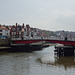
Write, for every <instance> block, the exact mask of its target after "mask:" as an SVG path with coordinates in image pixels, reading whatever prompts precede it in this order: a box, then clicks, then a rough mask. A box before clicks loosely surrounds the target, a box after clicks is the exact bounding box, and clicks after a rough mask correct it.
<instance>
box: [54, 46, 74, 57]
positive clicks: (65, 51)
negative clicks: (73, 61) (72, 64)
mask: <svg viewBox="0 0 75 75" xmlns="http://www.w3.org/2000/svg"><path fill="white" fill-rule="evenodd" d="M54 54H55V55H57V56H74V46H71V45H63V46H55V50H54Z"/></svg>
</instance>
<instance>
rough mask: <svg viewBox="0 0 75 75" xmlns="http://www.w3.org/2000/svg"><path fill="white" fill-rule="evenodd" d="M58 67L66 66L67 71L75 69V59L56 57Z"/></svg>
mask: <svg viewBox="0 0 75 75" xmlns="http://www.w3.org/2000/svg"><path fill="white" fill-rule="evenodd" d="M54 65H56V66H59V67H61V66H64V68H65V69H67V68H72V67H73V68H75V57H55V63H54Z"/></svg>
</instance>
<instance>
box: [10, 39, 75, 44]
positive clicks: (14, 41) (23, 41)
mask: <svg viewBox="0 0 75 75" xmlns="http://www.w3.org/2000/svg"><path fill="white" fill-rule="evenodd" d="M40 41H48V42H53V43H59V44H64V45H75V41H65V40H50V39H30V40H12V41H11V43H13V44H30V43H34V42H40Z"/></svg>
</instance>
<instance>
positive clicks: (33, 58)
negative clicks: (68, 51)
mask: <svg viewBox="0 0 75 75" xmlns="http://www.w3.org/2000/svg"><path fill="white" fill-rule="evenodd" d="M0 75H75V60H74V57H56V56H55V55H54V46H50V47H47V48H43V49H42V50H40V51H33V52H1V53H0Z"/></svg>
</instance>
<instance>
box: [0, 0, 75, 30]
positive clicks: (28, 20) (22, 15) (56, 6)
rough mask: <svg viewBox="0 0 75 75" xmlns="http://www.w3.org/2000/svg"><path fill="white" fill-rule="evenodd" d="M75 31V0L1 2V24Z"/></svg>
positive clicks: (14, 0)
mask: <svg viewBox="0 0 75 75" xmlns="http://www.w3.org/2000/svg"><path fill="white" fill-rule="evenodd" d="M16 22H17V23H19V24H22V23H25V25H26V24H29V25H30V26H31V27H35V28H40V29H46V30H53V31H56V30H66V31H75V0H0V24H9V25H12V24H15V23H16Z"/></svg>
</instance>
